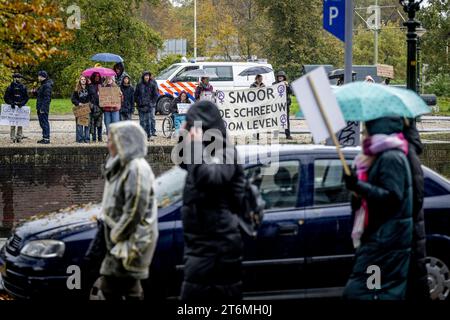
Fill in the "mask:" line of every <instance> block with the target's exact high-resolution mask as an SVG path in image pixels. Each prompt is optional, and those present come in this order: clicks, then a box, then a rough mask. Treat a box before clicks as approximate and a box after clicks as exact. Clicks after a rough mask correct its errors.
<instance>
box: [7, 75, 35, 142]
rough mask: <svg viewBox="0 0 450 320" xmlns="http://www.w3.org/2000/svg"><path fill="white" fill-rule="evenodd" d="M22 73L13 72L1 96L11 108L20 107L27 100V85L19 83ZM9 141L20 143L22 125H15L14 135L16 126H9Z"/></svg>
mask: <svg viewBox="0 0 450 320" xmlns="http://www.w3.org/2000/svg"><path fill="white" fill-rule="evenodd" d="M22 78H23V77H22V75H21V74H20V73H14V74H13V81H12V83H11V84H10V85H9V87H8V88H6V91H5V95H4V97H3V100H5V102H6V103H7V104H9V105H10V106H11V107H12V108H16V107H17V108H22V107H23V106H24V105H26V103H27V102H28V99H29V97H28V93H27V87H25V85H23V84H22V83H20V79H22ZM10 137H11V141H12V142H13V143H14V142H17V143H20V142H21V141H22V138H23V136H22V127H20V126H19V127H17V135H16V127H15V126H11V133H10Z"/></svg>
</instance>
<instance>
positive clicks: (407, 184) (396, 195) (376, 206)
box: [335, 82, 430, 300]
mask: <svg viewBox="0 0 450 320" xmlns="http://www.w3.org/2000/svg"><path fill="white" fill-rule="evenodd" d="M335 92H336V97H337V101H338V103H339V106H340V109H341V111H342V113H343V115H344V118H345V120H347V121H362V122H365V127H366V130H365V139H364V141H363V152H362V154H360V155H359V156H357V158H356V159H355V163H356V169H357V172H356V174H355V173H352V174H350V175H345V176H344V180H345V184H346V186H347V188H348V190H350V191H352V193H353V196H352V211H353V213H354V225H353V230H352V239H353V244H354V246H355V248H356V260H355V265H354V268H353V272H352V274H351V276H350V279H349V281H348V283H347V286H346V289H345V291H344V297H345V298H348V299H384V300H393V299H395V300H401V299H405V298H406V297H407V289H409V288H408V286H409V285H411V284H412V283H411V282H410V283H408V280H409V279H408V276H410V273H409V270H410V267H411V263H415V262H413V261H412V260H411V252H413V250H412V249H413V247H417V248H418V251H417V252H418V255H417V256H416V258H417V259H418V260H419V259H420V258H421V257H422V256H423V253H424V251H422V249H421V248H420V247H421V246H422V245H423V242H422V241H421V236H423V235H419V237H417V239H414V240H413V234H414V235H417V230H420V229H421V228H420V227H423V220H422V222H420V221H421V219H420V214H418V218H417V221H415V219H413V209H414V202H415V201H417V200H415V199H414V196H413V191H415V190H414V183H415V182H414V180H413V178H414V179H415V177H413V175H412V173H411V165H410V163H412V162H411V161H408V156H409V154H410V153H411V152H413V151H414V148H415V147H414V145H413V144H414V138H413V137H409V138H406V137H407V136H408V135H411V136H414V135H415V134H416V133H415V132H407V131H408V129H407V128H405V124H404V120H403V119H404V118H405V117H406V118H415V117H418V116H420V115H422V114H425V113H428V112H430V109H429V107H428V106H427V105H426V104H425V102H424V101H423V99H422V98H421V97H420V96H419V95H417V94H416V93H415V92H413V91H411V90H405V89H398V88H392V87H388V86H385V85H380V84H376V83H368V82H354V83H351V84H347V85H345V86H343V87H341V88H339V89H337V90H336V91H335ZM374 106H377V107H376V108H374ZM405 136H406V137H405ZM408 140H409V141H410V143H409V142H408ZM419 166H420V164H419ZM419 180H420V179H419ZM419 184H420V182H419ZM417 190H419V191H420V189H417ZM418 210H420V208H418ZM416 223H417V224H421V225H415V224H416ZM413 230H414V231H413ZM422 230H423V229H422ZM419 234H420V232H419ZM413 241H414V242H413ZM418 260H417V261H418ZM369 266H377V267H378V268H379V269H380V270H381V279H382V281H381V283H380V284H379V285H380V286H379V288H375V289H374V290H370V289H369V288H368V287H367V280H368V277H369V276H370V275H368V274H367V268H368V267H369ZM421 273H422V271H420V272H419V273H416V276H418V277H421ZM417 280H419V281H422V279H417ZM419 286H420V285H419ZM422 287H424V286H422ZM424 291H425V289H424Z"/></svg>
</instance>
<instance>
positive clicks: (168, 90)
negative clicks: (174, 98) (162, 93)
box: [161, 83, 173, 95]
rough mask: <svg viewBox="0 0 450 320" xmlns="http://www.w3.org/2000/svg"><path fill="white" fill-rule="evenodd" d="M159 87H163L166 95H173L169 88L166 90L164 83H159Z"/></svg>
mask: <svg viewBox="0 0 450 320" xmlns="http://www.w3.org/2000/svg"><path fill="white" fill-rule="evenodd" d="M161 87H163V88H164V89H165V90H166V91H167V92H168V93H170V94H171V95H173V92H172V90H170V89H169V88H167V87H166V86H165V85H164V83H161Z"/></svg>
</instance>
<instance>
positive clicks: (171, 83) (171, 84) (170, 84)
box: [166, 80, 181, 93]
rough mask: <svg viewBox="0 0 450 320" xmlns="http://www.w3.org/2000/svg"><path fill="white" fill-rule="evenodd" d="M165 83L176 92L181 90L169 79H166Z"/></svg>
mask: <svg viewBox="0 0 450 320" xmlns="http://www.w3.org/2000/svg"><path fill="white" fill-rule="evenodd" d="M166 83H167V85H168V86H170V87H172V88H173V89H175V91H176V92H178V93H180V92H181V90H180V89H178V87H177V86H176V85H175V84H174V83H173V82H170V81H169V80H167V81H166Z"/></svg>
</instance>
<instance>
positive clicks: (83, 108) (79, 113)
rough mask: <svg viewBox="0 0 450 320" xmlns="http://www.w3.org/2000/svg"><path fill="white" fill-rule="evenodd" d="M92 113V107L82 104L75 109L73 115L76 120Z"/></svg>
mask: <svg viewBox="0 0 450 320" xmlns="http://www.w3.org/2000/svg"><path fill="white" fill-rule="evenodd" d="M90 113H91V107H90V105H89V103H82V104H80V105H79V106H75V107H73V114H74V115H75V118H80V117H86V116H88V115H89V114H90Z"/></svg>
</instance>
